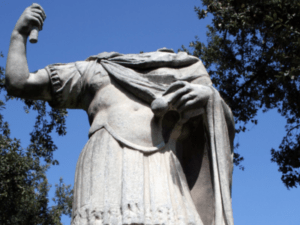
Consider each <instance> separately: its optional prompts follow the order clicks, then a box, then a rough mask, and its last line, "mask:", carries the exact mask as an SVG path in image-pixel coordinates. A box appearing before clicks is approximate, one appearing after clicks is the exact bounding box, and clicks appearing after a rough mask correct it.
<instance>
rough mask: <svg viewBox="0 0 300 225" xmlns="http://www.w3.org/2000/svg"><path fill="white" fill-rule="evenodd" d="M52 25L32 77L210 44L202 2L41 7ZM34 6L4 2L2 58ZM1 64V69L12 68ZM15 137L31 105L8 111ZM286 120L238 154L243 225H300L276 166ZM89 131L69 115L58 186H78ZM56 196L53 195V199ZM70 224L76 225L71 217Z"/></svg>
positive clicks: (23, 131)
mask: <svg viewBox="0 0 300 225" xmlns="http://www.w3.org/2000/svg"><path fill="white" fill-rule="evenodd" d="M37 3H39V4H41V5H42V6H43V8H44V9H45V11H46V14H47V19H46V21H45V24H44V29H43V31H42V32H40V35H39V42H38V43H37V44H35V45H33V44H28V49H27V53H28V63H29V69H30V71H35V70H37V69H39V68H43V67H45V66H47V65H48V64H52V63H57V62H62V63H67V62H73V61H78V60H84V59H86V58H87V57H88V56H90V55H94V54H97V53H99V52H103V51H108V52H109V51H117V52H120V53H139V52H140V51H144V52H148V51H156V50H157V49H158V48H162V47H167V48H173V49H174V50H175V51H176V50H178V49H179V48H180V47H181V45H183V44H184V45H185V46H188V44H189V42H190V41H193V40H194V37H195V36H196V35H198V37H199V38H200V39H201V41H206V36H205V33H206V25H207V24H209V23H210V19H209V18H208V19H206V20H202V21H199V20H198V19H197V16H196V14H195V12H194V6H195V5H196V6H199V5H200V4H201V2H200V1H199V0H186V1H183V0H181V1H180V0H173V1H172V0H161V1H158V0H153V1H149V0H148V1H145V0H118V1H117V0H110V1H104V0H86V1H69V0H64V1H57V0H51V1H50V0H47V1H46V0H40V1H39V2H37ZM31 4H32V1H28V0H6V1H3V0H0V21H1V22H0V23H1V26H0V30H1V32H0V40H1V42H0V51H2V52H3V53H4V55H5V56H7V52H8V46H9V39H10V34H11V31H12V29H13V27H14V25H15V23H16V21H17V19H18V17H19V16H20V14H21V13H22V12H23V10H24V9H25V8H26V7H27V6H29V5H31ZM5 60H6V58H4V59H0V65H1V66H5ZM4 116H5V119H6V120H7V121H8V122H9V124H10V126H11V130H12V137H17V138H20V139H21V141H22V145H23V146H24V147H25V146H26V145H27V144H28V143H29V132H30V131H31V130H32V126H33V124H34V118H35V114H34V113H29V114H25V113H24V111H23V105H22V104H21V103H20V102H17V101H10V102H8V104H7V107H6V110H5V111H4ZM284 123H285V121H284V119H283V118H281V117H280V116H279V115H278V114H277V113H276V112H274V111H272V112H268V113H265V114H262V113H260V114H259V115H258V125H257V126H253V125H249V127H248V129H249V131H248V132H246V133H245V134H240V135H238V136H237V138H236V141H238V142H240V145H241V146H240V148H239V149H238V152H239V153H241V154H242V155H243V156H244V157H245V161H244V162H243V165H244V166H245V171H244V172H243V171H240V170H238V168H235V170H234V175H233V193H232V196H233V198H232V199H233V213H234V214H233V215H234V220H235V224H236V225H253V224H257V225H259V224H263V225H268V224H272V225H282V224H287V225H298V224H299V221H300V213H299V203H298V202H299V199H300V194H299V191H298V189H293V190H289V191H288V190H287V189H286V188H285V187H284V185H283V184H282V182H281V180H280V174H279V172H277V165H276V164H274V163H271V161H270V158H271V156H270V149H271V148H277V147H278V145H279V144H280V142H281V139H282V137H283V135H284ZM88 129H89V125H88V120H87V116H86V114H85V112H84V111H79V110H69V116H68V118H67V132H68V134H67V135H66V136H65V137H57V135H55V141H56V144H57V145H58V150H57V151H56V152H55V154H54V157H55V158H56V159H58V160H59V162H60V165H59V166H55V167H52V168H51V169H50V170H49V172H48V179H49V182H50V183H51V184H53V186H54V184H55V183H57V182H58V180H59V177H63V179H64V181H65V182H66V183H67V184H72V185H73V182H74V174H75V167H76V162H77V158H78V156H79V154H80V151H81V149H82V148H83V146H84V144H85V143H86V141H87V133H88ZM52 196H53V189H52V190H51V192H50V196H49V197H50V198H51V197H52ZM63 222H64V224H69V223H70V220H69V218H67V217H64V218H63Z"/></svg>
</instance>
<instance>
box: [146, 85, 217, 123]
mask: <svg viewBox="0 0 300 225" xmlns="http://www.w3.org/2000/svg"><path fill="white" fill-rule="evenodd" d="M212 93H213V92H212V90H211V88H209V87H207V86H204V85H200V84H191V83H188V82H186V81H177V82H175V83H173V84H172V85H171V86H170V87H169V88H168V89H167V90H166V91H165V93H164V94H163V96H162V97H160V98H157V99H155V100H154V101H153V103H152V104H151V108H152V110H153V112H154V114H155V115H156V116H159V117H160V116H163V115H164V114H165V113H166V112H167V111H169V110H176V111H177V112H179V113H180V114H181V115H182V118H183V119H189V118H191V117H194V116H197V115H199V114H201V113H202V112H203V109H204V106H205V105H206V103H207V100H208V98H209V97H210V96H211V95H212Z"/></svg>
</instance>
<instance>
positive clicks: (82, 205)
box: [6, 5, 234, 225]
mask: <svg viewBox="0 0 300 225" xmlns="http://www.w3.org/2000/svg"><path fill="white" fill-rule="evenodd" d="M33 9H34V10H33ZM33 11H34V12H38V13H39V14H40V15H41V16H43V18H44V11H43V9H42V8H41V7H40V6H39V5H32V6H31V7H29V8H27V9H26V10H25V12H24V13H23V14H22V16H21V17H20V19H19V21H18V22H17V25H16V27H15V29H14V31H13V34H12V41H11V46H10V51H9V55H8V62H7V68H6V69H7V70H6V79H7V88H8V91H9V94H11V95H14V96H19V97H24V98H30V99H42V100H47V101H48V102H49V104H50V105H51V106H52V107H55V108H71V109H72V108H73V109H74V108H75V109H83V110H85V111H86V112H87V114H88V117H89V122H90V124H91V128H90V131H89V137H90V139H89V141H88V143H87V144H86V146H85V147H84V149H83V150H82V153H81V155H80V157H79V159H78V163H77V167H76V174H75V184H74V203H73V215H72V224H74V225H75V224H76V225H77V224H78V225H79V224H80V225H84V224H119V225H122V224H145V225H146V224H147V225H150V224H156V225H157V224H161V225H162V224H174V225H179V224H194V225H201V224H204V225H208V224H209V225H211V224H216V225H223V224H228V225H231V224H233V218H232V208H231V193H230V192H231V191H230V189H231V177H232V143H233V138H234V121H233V118H232V113H231V111H230V109H229V108H228V106H227V105H226V104H225V102H224V101H223V100H222V98H221V97H220V95H219V94H218V92H217V91H216V90H215V89H214V88H213V86H212V83H211V80H210V78H209V75H208V74H207V72H206V70H205V68H204V66H203V64H202V62H201V61H200V60H199V59H198V58H195V57H193V56H189V55H187V54H186V53H184V52H181V53H178V54H175V53H174V52H173V50H170V49H166V48H163V49H159V50H157V51H156V52H150V53H142V54H127V55H123V54H120V53H116V52H112V53H107V52H105V53H100V54H98V55H94V56H91V57H89V58H88V59H86V60H85V61H78V62H75V63H69V64H53V65H49V66H47V67H46V68H44V69H41V70H39V71H37V72H36V73H34V74H32V73H29V71H28V66H27V61H26V54H25V52H26V40H27V36H28V33H29V27H30V26H31V23H33V19H32V20H28V19H26V18H28V17H27V16H28V15H29V17H30V18H31V17H34V16H35V15H36V14H34V13H32V12H33ZM25 31H26V32H25ZM15 65H18V66H15Z"/></svg>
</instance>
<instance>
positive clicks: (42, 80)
mask: <svg viewBox="0 0 300 225" xmlns="http://www.w3.org/2000/svg"><path fill="white" fill-rule="evenodd" d="M45 18H46V15H45V12H44V10H43V8H42V7H41V6H40V5H38V4H35V3H34V4H32V5H31V6H29V7H27V8H26V9H25V10H24V12H23V14H22V15H21V16H20V18H19V20H18V22H17V23H16V26H15V28H14V30H13V32H12V35H11V40H10V46H9V52H8V55H7V63H6V72H5V74H6V88H7V92H8V94H9V95H12V96H16V97H22V98H30V99H41V100H51V91H50V90H51V89H50V79H49V76H48V73H47V72H46V70H44V69H42V70H39V71H37V72H36V73H29V70H28V65H27V58H26V43H27V38H28V36H29V33H30V31H31V29H32V28H33V26H36V27H39V29H40V30H41V29H42V26H43V22H44V20H45Z"/></svg>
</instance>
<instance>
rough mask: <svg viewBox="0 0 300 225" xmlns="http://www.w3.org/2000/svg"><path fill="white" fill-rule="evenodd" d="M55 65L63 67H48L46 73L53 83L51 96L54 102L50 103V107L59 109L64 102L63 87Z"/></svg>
mask: <svg viewBox="0 0 300 225" xmlns="http://www.w3.org/2000/svg"><path fill="white" fill-rule="evenodd" d="M55 65H61V64H52V65H49V66H47V67H45V69H46V71H47V72H48V75H49V78H50V82H51V86H52V88H51V96H52V100H51V101H48V103H49V105H50V106H51V107H58V106H59V105H60V104H61V102H62V89H61V87H62V86H63V85H62V82H61V80H60V78H59V76H58V74H57V72H56V69H55V67H54V66H55Z"/></svg>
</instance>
